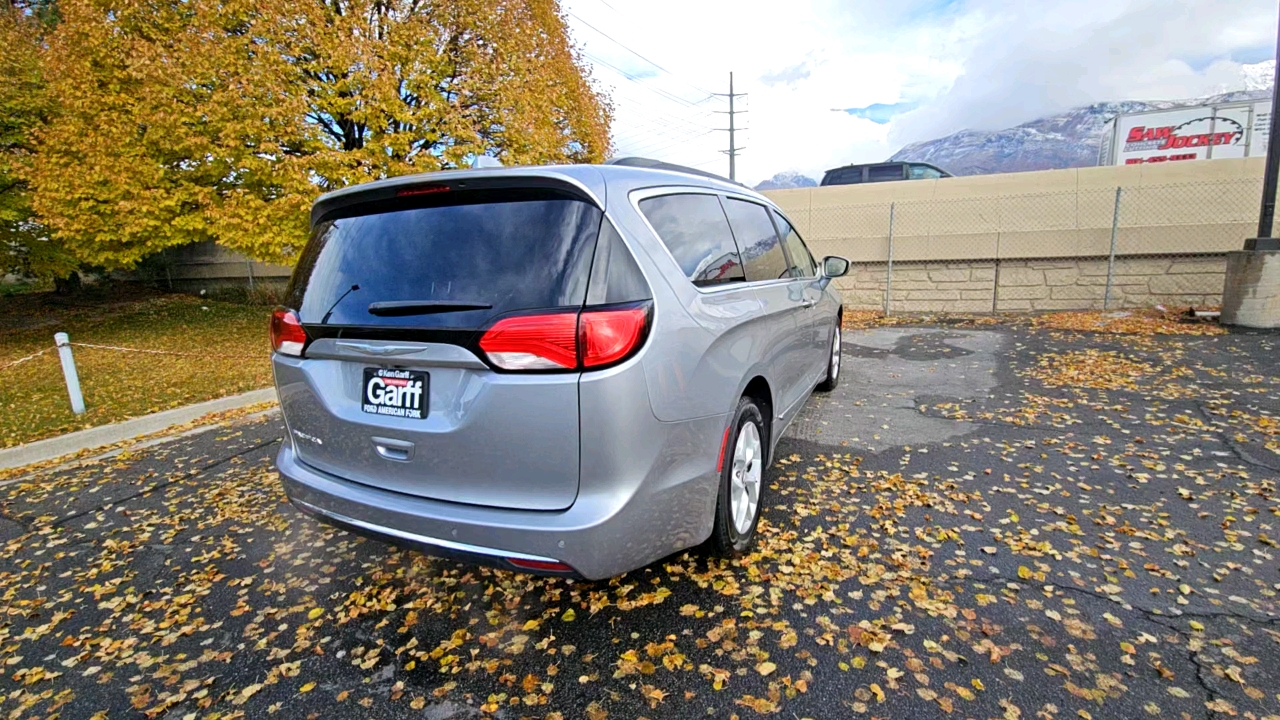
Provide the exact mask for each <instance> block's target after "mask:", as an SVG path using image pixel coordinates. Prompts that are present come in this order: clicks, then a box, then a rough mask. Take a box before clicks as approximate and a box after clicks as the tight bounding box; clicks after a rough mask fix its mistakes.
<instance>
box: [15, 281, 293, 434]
mask: <svg viewBox="0 0 1280 720" xmlns="http://www.w3.org/2000/svg"><path fill="white" fill-rule="evenodd" d="M269 316H270V310H269V308H267V307H265V306H262V305H241V304H233V303H227V302H218V301H212V300H204V299H201V298H194V297H190V296H185V295H162V296H154V295H152V296H148V295H147V294H146V293H137V292H133V293H123V294H120V293H117V294H115V295H105V294H100V295H98V296H90V297H84V298H79V299H77V300H76V301H75V302H74V303H67V302H65V301H63V300H62V299H60V298H57V297H56V296H53V295H51V294H49V293H33V294H25V295H21V296H9V297H0V366H3V365H5V364H6V363H9V362H12V361H13V360H16V359H18V358H20V357H24V356H26V355H29V354H31V353H34V352H36V351H38V350H42V349H44V348H51V347H53V334H54V333H55V332H66V333H68V334H69V335H70V336H71V342H73V343H76V342H81V343H92V344H98V345H117V346H124V347H131V348H141V349H148V350H169V351H175V352H183V353H193V355H192V356H189V357H188V356H174V355H152V354H145V353H132V352H119V351H114V350H99V349H93V348H83V347H75V348H73V352H74V354H75V359H76V367H77V369H78V371H79V374H80V384H81V387H82V388H83V390H84V398H85V405H86V412H85V413H84V414H83V415H79V416H77V415H74V414H73V413H72V412H71V403H70V401H69V400H68V398H67V390H66V385H65V383H64V381H63V378H62V370H61V367H60V365H59V363H58V355H57V353H56V352H55V351H51V352H48V353H45V354H44V355H42V356H40V357H38V358H36V359H34V360H29V361H27V362H25V363H22V364H21V365H17V366H15V367H11V368H8V369H5V370H0V448H3V447H11V446H14V445H19V444H21V443H25V442H31V441H32V440H39V439H42V438H47V437H51V436H54V435H59V434H62V433H66V432H71V431H74V430H82V429H84V428H88V427H94V426H97V425H105V424H107V423H113V422H118V421H120V420H125V419H128V418H131V417H137V416H140V415H146V414H148V413H153V412H159V411H161V410H168V409H170V408H175V407H180V406H182V405H189V404H191V403H196V402H201V401H204V400H212V399H214V398H219V397H225V396H227V395H234V394H236V393H241V392H246V391H249V390H255V389H258V388H263V387H268V386H269V385H270V384H271V366H270V362H269V356H268V347H267V344H268V341H267V322H268V318H269Z"/></svg>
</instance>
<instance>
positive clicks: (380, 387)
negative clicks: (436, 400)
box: [360, 367, 431, 420]
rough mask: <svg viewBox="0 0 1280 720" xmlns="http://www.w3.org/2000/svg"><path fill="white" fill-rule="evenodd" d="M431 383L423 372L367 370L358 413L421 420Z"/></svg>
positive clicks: (425, 410) (424, 413) (382, 369)
mask: <svg viewBox="0 0 1280 720" xmlns="http://www.w3.org/2000/svg"><path fill="white" fill-rule="evenodd" d="M430 380H431V378H430V377H429V376H428V375H427V374H426V373H424V372H417V371H414V370H393V369H389V368H370V367H367V368H365V369H364V386H363V388H364V394H363V396H362V397H361V398H360V401H361V402H360V409H361V410H364V411H365V412H367V413H373V414H374V415H389V416H391V417H402V418H409V419H411V420H421V419H422V418H425V417H426V416H427V389H428V388H429V387H430Z"/></svg>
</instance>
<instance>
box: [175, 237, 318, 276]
mask: <svg viewBox="0 0 1280 720" xmlns="http://www.w3.org/2000/svg"><path fill="white" fill-rule="evenodd" d="M159 264H160V265H161V266H162V267H163V268H164V270H162V271H161V273H162V275H161V277H160V278H159V280H161V281H168V282H169V283H170V284H175V285H181V286H183V287H186V286H200V285H203V284H210V285H227V284H235V285H247V284H248V282H249V278H250V277H252V278H253V279H254V280H255V281H259V280H261V281H266V282H277V283H279V282H284V281H286V280H288V279H289V275H290V274H291V273H292V272H293V268H288V267H284V266H282V265H269V264H267V263H261V262H258V261H256V260H255V261H250V260H249V259H248V258H246V257H245V256H244V255H241V254H239V253H237V252H234V251H232V250H228V249H227V248H224V247H222V246H221V245H218V244H217V243H214V242H213V241H208V242H201V243H194V244H191V245H182V246H179V247H175V248H169V249H168V250H166V251H164V253H163V254H162V255H161V258H160V260H159Z"/></svg>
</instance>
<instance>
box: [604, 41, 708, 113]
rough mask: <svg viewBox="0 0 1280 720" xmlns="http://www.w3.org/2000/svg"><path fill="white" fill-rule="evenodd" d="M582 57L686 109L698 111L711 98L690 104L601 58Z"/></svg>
mask: <svg viewBox="0 0 1280 720" xmlns="http://www.w3.org/2000/svg"><path fill="white" fill-rule="evenodd" d="M582 55H583V56H584V57H586V58H587V59H589V60H591V61H592V62H594V63H597V64H600V65H603V66H605V67H606V68H609V69H610V70H612V71H614V72H616V73H618V74H619V75H621V76H622V77H624V78H626V79H627V80H630V81H631V82H633V83H635V84H636V85H639V86H640V87H642V88H644V89H645V90H648V91H649V92H651V93H654V94H656V95H660V96H662V97H664V98H666V99H667V100H671V101H673V102H677V103H680V104H681V105H684V106H686V107H691V108H694V109H698V105H699V104H700V103H704V102H706V101H707V100H710V99H711V98H712V97H713V95H712V94H710V93H708V94H707V97H705V98H703V99H702V100H699V101H698V102H691V101H689V100H685V99H684V98H682V97H680V96H679V95H675V94H673V93H669V92H667V91H666V90H663V89H662V88H656V87H653V86H652V85H646V84H645V83H644V82H642V81H641V80H640V78H638V77H636V76H635V75H632V74H631V73H629V72H627V71H626V70H623V69H622V68H620V67H618V66H617V65H614V64H612V63H610V62H608V61H606V60H604V59H602V58H599V57H596V56H595V55H592V54H591V53H588V52H584V53H582Z"/></svg>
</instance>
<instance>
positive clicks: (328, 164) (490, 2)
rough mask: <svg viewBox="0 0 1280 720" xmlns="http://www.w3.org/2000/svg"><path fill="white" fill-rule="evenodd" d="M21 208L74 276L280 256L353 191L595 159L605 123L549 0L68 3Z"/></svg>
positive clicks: (51, 50)
mask: <svg viewBox="0 0 1280 720" xmlns="http://www.w3.org/2000/svg"><path fill="white" fill-rule="evenodd" d="M59 7H60V15H61V18H62V19H61V22H60V24H59V26H58V29H57V31H56V32H55V33H54V34H53V35H52V36H51V37H50V38H49V42H48V49H47V53H46V56H45V57H46V63H45V68H46V71H47V77H48V78H49V87H50V91H51V93H52V94H53V95H54V96H55V97H58V98H61V107H60V110H59V113H58V115H57V117H56V119H55V120H54V121H53V122H52V123H50V124H49V126H48V127H47V128H46V129H45V130H43V131H42V132H41V133H40V135H39V137H40V144H39V153H38V156H37V162H36V163H35V171H34V173H33V180H34V182H35V185H36V188H37V190H36V193H35V198H34V200H35V203H34V204H35V207H36V210H37V211H38V212H39V213H40V214H41V216H42V217H44V218H45V219H46V220H47V222H48V223H49V224H50V225H51V226H52V227H53V228H54V229H55V230H56V231H57V234H58V236H59V237H61V238H64V239H65V240H66V242H68V243H69V244H70V245H71V246H72V247H74V248H75V250H76V251H77V253H79V254H80V255H81V257H83V258H85V259H86V260H87V261H90V262H93V263H95V264H100V265H103V266H107V267H129V266H131V265H133V264H135V263H136V262H137V261H138V260H140V259H141V258H143V257H145V256H147V255H149V254H152V253H154V252H157V251H159V250H162V249H164V248H166V247H172V246H175V245H181V244H185V243H189V242H195V241H200V240H206V239H212V240H216V241H218V242H219V243H221V244H223V245H225V246H227V247H230V248H232V249H236V250H239V251H241V252H244V253H246V254H248V255H250V256H252V257H256V258H259V259H263V260H269V261H283V262H289V261H291V259H292V257H293V254H294V253H295V252H296V251H297V249H298V248H299V247H300V246H301V243H302V242H303V241H304V240H305V232H306V222H307V207H308V206H309V204H310V202H311V200H312V199H313V198H314V196H315V195H317V194H318V193H320V192H323V191H326V190H329V189H333V188H336V187H341V186H344V185H347V184H350V183H354V182H363V181H366V180H370V179H376V178H380V177H385V176H388V175H397V174H402V173H408V172H422V171H429V170H437V169H442V168H452V167H458V166H461V165H464V164H465V163H467V162H468V161H469V159H470V158H472V157H474V156H475V155H477V154H484V153H487V154H491V155H496V156H497V157H499V158H501V159H503V161H504V162H508V163H513V164H536V163H561V162H582V161H596V160H600V159H602V158H603V157H604V156H605V154H606V152H607V150H608V123H609V119H610V110H609V107H608V105H607V102H606V101H605V100H604V99H603V98H602V97H600V96H599V95H597V93H596V92H595V91H594V90H593V88H592V86H591V83H590V80H589V78H588V76H587V73H586V71H585V68H584V65H583V63H582V61H581V60H580V59H579V58H578V57H577V55H576V54H575V52H574V50H573V47H572V45H571V43H570V41H569V39H568V33H567V29H566V26H565V22H564V19H563V17H562V15H561V13H560V9H559V5H558V2H557V0H407V1H405V0H390V1H388V0H351V1H348V0H324V1H322V0H305V1H303V2H298V1H297V0H262V1H261V2H253V1H251V0H189V1H180V0H159V1H156V0H117V1H113V2H110V3H108V2H106V0H66V1H65V2H62V3H61V4H60V6H59Z"/></svg>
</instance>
